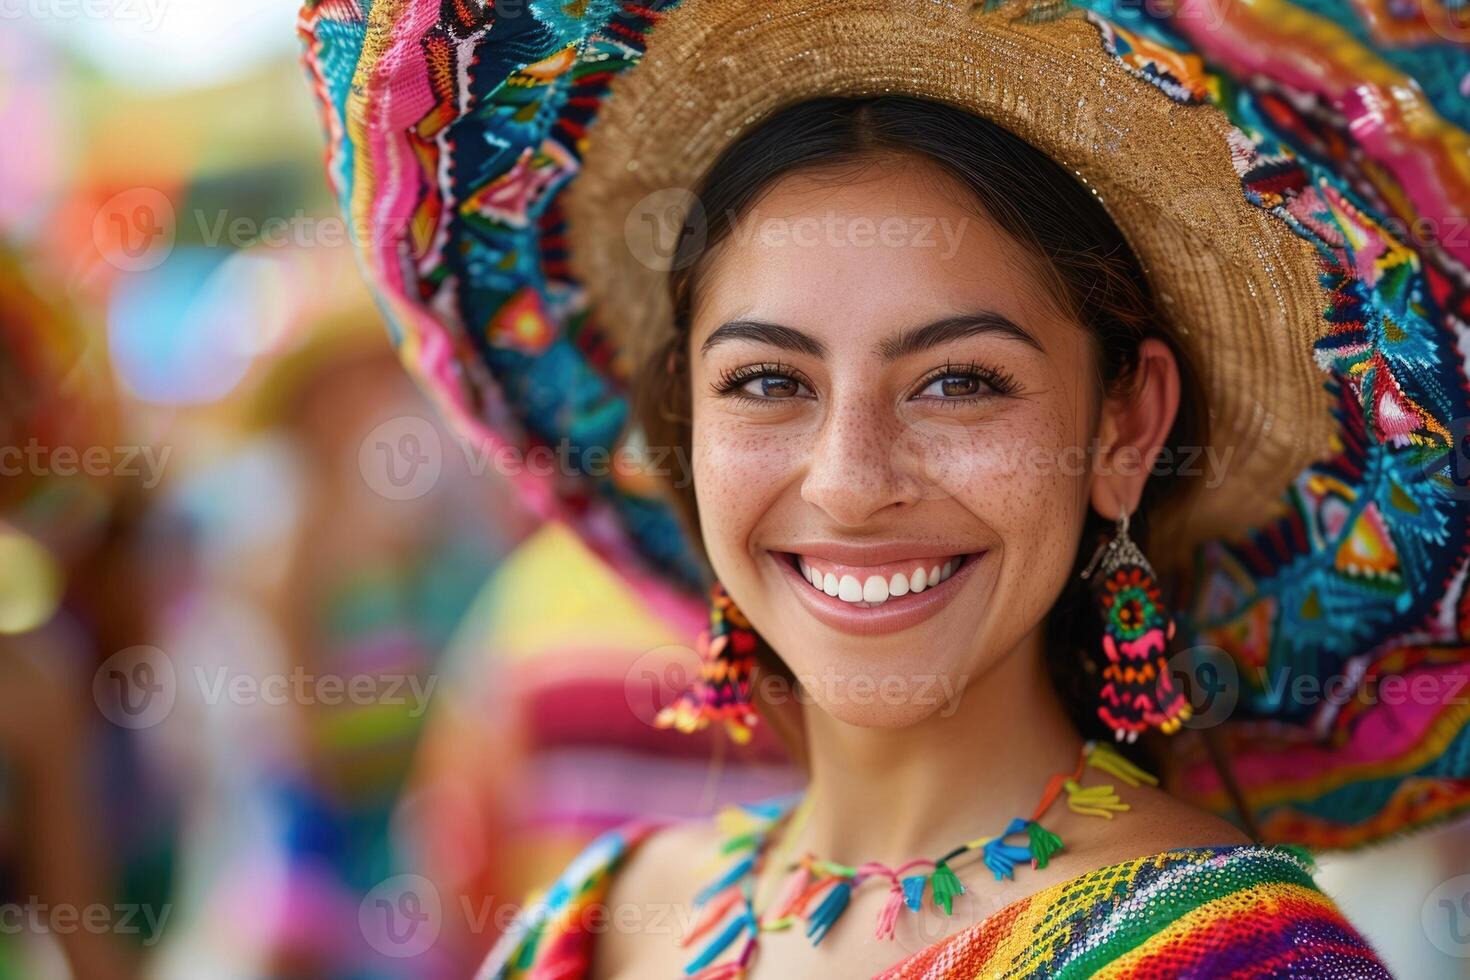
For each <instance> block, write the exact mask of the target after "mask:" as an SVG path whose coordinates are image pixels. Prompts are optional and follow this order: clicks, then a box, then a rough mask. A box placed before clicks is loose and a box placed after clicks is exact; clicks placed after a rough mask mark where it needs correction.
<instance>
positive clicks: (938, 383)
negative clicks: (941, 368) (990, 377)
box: [919, 374, 989, 398]
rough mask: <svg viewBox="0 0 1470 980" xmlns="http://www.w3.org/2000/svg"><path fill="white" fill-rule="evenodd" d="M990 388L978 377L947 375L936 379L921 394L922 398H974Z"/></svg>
mask: <svg viewBox="0 0 1470 980" xmlns="http://www.w3.org/2000/svg"><path fill="white" fill-rule="evenodd" d="M988 387H989V386H988V385H986V384H985V382H984V381H983V380H981V378H980V377H979V376H978V375H974V374H946V375H944V376H942V377H938V378H935V379H934V380H933V381H931V382H929V384H928V385H926V386H925V388H924V390H923V391H921V392H919V397H921V398H973V397H975V396H976V395H979V394H982V393H983V392H984V391H985V390H986V389H987V388H988Z"/></svg>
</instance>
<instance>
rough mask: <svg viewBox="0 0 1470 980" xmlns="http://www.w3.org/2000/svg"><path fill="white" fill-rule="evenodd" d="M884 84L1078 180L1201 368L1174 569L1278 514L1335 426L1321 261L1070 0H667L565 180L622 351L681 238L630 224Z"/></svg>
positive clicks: (1218, 146) (662, 330) (652, 308)
mask: <svg viewBox="0 0 1470 980" xmlns="http://www.w3.org/2000/svg"><path fill="white" fill-rule="evenodd" d="M757 80H758V81H757ZM1074 93H1075V95H1074ZM882 94H905V95H913V96H920V97H925V98H929V99H934V100H938V101H942V102H946V103H949V104H952V105H955V106H958V107H960V108H963V109H966V110H969V111H971V112H973V113H975V114H976V115H980V116H983V117H986V118H988V119H991V120H993V121H995V122H997V123H999V124H1001V125H1002V126H1004V127H1005V128H1007V129H1009V130H1011V131H1012V132H1013V133H1015V134H1016V135H1017V136H1020V137H1021V138H1022V139H1024V140H1026V141H1027V142H1029V143H1031V144H1032V145H1033V146H1035V147H1037V148H1038V149H1040V150H1042V151H1043V152H1045V153H1046V154H1047V155H1048V156H1050V157H1052V158H1053V159H1055V160H1057V161H1058V162H1059V163H1061V164H1062V165H1064V166H1065V167H1067V168H1068V169H1070V170H1072V171H1073V173H1075V174H1076V175H1077V176H1078V177H1079V179H1081V180H1082V181H1083V182H1084V183H1085V184H1087V186H1089V187H1090V188H1091V189H1092V191H1093V193H1094V194H1095V195H1096V196H1097V197H1098V198H1099V199H1100V200H1101V202H1102V204H1103V206H1104V207H1105V208H1106V209H1107V210H1108V212H1109V214H1110V215H1111V216H1112V218H1113V220H1114V221H1115V222H1116V223H1117V224H1118V227H1119V228H1120V229H1121V230H1122V232H1123V234H1124V236H1125V237H1126V238H1127V239H1128V242H1129V244H1130V245H1131V246H1132V247H1133V249H1134V251H1135V253H1136V254H1137V255H1138V258H1139V261H1140V263H1141V264H1142V266H1143V269H1144V271H1145V274H1146V275H1147V276H1148V279H1149V284H1150V286H1151V287H1152V288H1153V291H1154V293H1155V295H1156V296H1157V297H1158V300H1159V303H1160V305H1161V307H1162V309H1163V312H1164V313H1165V315H1166V316H1167V317H1168V318H1169V321H1170V322H1169V324H1168V325H1166V328H1167V329H1169V330H1170V332H1171V333H1172V335H1173V336H1174V337H1175V338H1176V339H1177V341H1178V342H1179V343H1180V344H1181V345H1182V347H1183V348H1184V350H1185V351H1186V353H1187V354H1188V355H1189V356H1190V359H1191V361H1192V362H1193V363H1194V364H1196V365H1198V367H1199V370H1200V373H1201V375H1202V381H1203V383H1204V386H1205V393H1204V395H1205V403H1206V405H1207V406H1208V411H1209V421H1210V432H1211V441H1212V442H1213V443H1214V445H1215V446H1216V447H1217V448H1220V447H1228V448H1229V450H1230V452H1231V454H1232V455H1231V457H1230V459H1231V464H1230V465H1229V466H1228V467H1227V468H1226V471H1225V473H1224V478H1223V479H1222V480H1220V481H1219V482H1218V483H1215V484H1214V485H1211V486H1209V487H1207V488H1206V487H1204V485H1203V482H1202V481H1197V482H1196V484H1195V489H1196V494H1195V496H1196V499H1194V500H1192V501H1189V502H1188V504H1187V506H1186V507H1181V508H1179V509H1177V510H1175V511H1173V512H1172V516H1174V517H1175V520H1174V521H1173V522H1172V523H1173V526H1172V527H1166V528H1160V532H1161V533H1158V534H1156V535H1155V536H1154V537H1155V540H1156V541H1158V542H1167V545H1163V544H1159V545H1156V546H1155V547H1156V549H1157V550H1158V553H1157V554H1155V555H1154V556H1153V557H1154V560H1155V563H1156V564H1160V565H1162V566H1177V565H1179V564H1182V563H1183V562H1185V561H1187V559H1188V557H1189V556H1190V555H1191V554H1192V552H1193V548H1194V546H1195V545H1197V544H1198V543H1199V542H1201V541H1204V540H1207V539H1210V538H1213V537H1217V536H1219V535H1221V534H1225V533H1231V532H1235V531H1239V530H1241V529H1242V528H1245V527H1248V526H1250V525H1251V524H1253V523H1255V522H1257V521H1259V520H1260V519H1261V518H1262V517H1263V516H1265V515H1267V514H1270V513H1272V512H1274V511H1275V509H1276V508H1277V504H1278V499H1279V497H1280V495H1281V491H1282V490H1283V489H1284V488H1285V486H1286V483H1287V481H1289V480H1290V479H1291V477H1292V476H1293V475H1295V474H1296V473H1297V472H1299V471H1300V470H1301V469H1302V468H1303V467H1304V466H1306V465H1307V464H1308V463H1310V462H1311V461H1312V459H1313V458H1314V457H1315V456H1317V455H1319V454H1321V453H1322V452H1323V451H1324V449H1325V448H1326V447H1327V445H1328V436H1329V434H1330V432H1331V430H1332V427H1333V423H1332V418H1331V414H1330V411H1329V408H1330V406H1329V401H1328V398H1327V393H1326V389H1325V387H1324V378H1323V376H1322V372H1321V371H1320V370H1319V369H1318V368H1317V366H1316V364H1315V363H1313V360H1312V347H1313V344H1314V342H1315V341H1316V340H1318V339H1319V338H1320V337H1322V336H1323V335H1324V334H1325V333H1326V332H1327V324H1326V322H1325V321H1324V320H1323V315H1322V314H1323V311H1324V310H1325V309H1326V306H1327V297H1326V294H1325V293H1324V292H1323V290H1322V288H1321V287H1320V286H1319V285H1318V282H1317V276H1318V265H1319V263H1318V259H1317V256H1316V254H1315V252H1314V250H1313V249H1312V247H1311V245H1309V244H1308V243H1307V242H1305V241H1303V240H1302V239H1301V238H1299V237H1297V236H1296V235H1294V234H1293V233H1292V232H1291V230H1290V229H1289V228H1288V227H1287V226H1286V225H1285V224H1284V223H1283V222H1281V221H1279V220H1277V219H1274V218H1272V217H1271V216H1270V215H1269V214H1267V213H1266V212H1264V211H1262V210H1261V209H1260V208H1258V207H1256V206H1254V205H1252V204H1251V203H1250V202H1249V201H1247V200H1246V199H1245V197H1244V195H1243V194H1242V193H1241V189H1240V175H1239V174H1238V173H1237V172H1236V170H1235V162H1234V160H1233V159H1232V153H1233V152H1235V151H1242V152H1243V151H1244V150H1245V146H1244V145H1243V144H1244V140H1243V138H1237V137H1238V134H1237V133H1236V131H1235V128H1234V127H1233V126H1232V125H1231V123H1230V122H1229V120H1228V119H1226V118H1225V115H1224V114H1223V113H1222V112H1220V110H1219V109H1217V108H1215V107H1214V106H1210V105H1205V104H1199V103H1194V104H1185V103H1180V102H1177V101H1175V100H1174V99H1172V98H1170V97H1169V96H1168V95H1166V94H1165V93H1164V92H1162V91H1160V90H1159V89H1158V88H1157V87H1155V86H1154V85H1151V84H1150V83H1149V82H1148V81H1145V80H1144V79H1142V78H1139V77H1137V76H1135V75H1133V74H1131V73H1130V72H1129V70H1128V69H1127V68H1126V67H1125V66H1124V65H1123V64H1122V63H1121V62H1120V61H1119V60H1118V59H1117V58H1115V57H1114V56H1112V55H1111V54H1109V53H1108V52H1107V51H1106V50H1104V47H1103V42H1102V39H1101V38H1100V36H1099V33H1098V28H1097V27H1096V26H1094V25H1093V24H1092V23H1089V21H1088V18H1087V16H1086V14H1085V12H1084V11H1082V10H1081V9H1078V8H1075V7H1069V6H1067V5H1065V4H1051V3H1039V2H1035V3H1033V2H1027V0H1012V2H1008V3H1003V4H998V5H983V4H978V3H977V4H969V3H953V2H951V3H913V2H911V0H762V2H760V3H750V2H749V0H686V2H685V3H684V4H683V5H681V6H680V7H679V8H678V9H676V10H674V11H672V12H671V13H669V14H668V15H667V18H666V19H665V21H664V22H663V23H662V24H661V25H659V27H658V29H656V30H655V31H654V32H653V34H652V36H651V37H650V38H649V41H648V50H647V52H646V53H645V55H644V57H643V61H642V63H641V64H640V65H639V66H638V69H637V70H636V71H631V72H628V73H627V74H625V75H621V76H619V77H618V78H616V79H615V80H614V81H613V82H612V92H611V98H610V99H609V100H608V104H607V107H606V109H605V110H604V111H603V113H602V114H601V116H600V117H599V119H598V120H597V122H596V123H595V124H594V125H593V127H592V128H591V130H590V132H589V134H588V143H587V149H586V153H585V155H584V157H583V160H582V173H581V174H580V175H579V177H578V179H577V180H576V181H575V182H574V183H573V184H572V185H571V186H570V187H569V188H568V191H567V204H566V209H567V216H568V219H569V220H568V233H569V239H570V242H571V263H572V267H573V269H574V271H575V272H576V273H577V274H578V276H579V278H580V279H581V280H582V281H583V282H584V283H586V285H587V289H588V290H589V292H590V294H591V295H592V297H593V300H594V302H595V303H597V304H598V311H599V314H600V316H601V319H602V322H603V324H604V325H605V326H606V327H607V329H608V331H609V332H610V333H611V334H612V335H613V337H614V338H615V339H616V341H617V343H618V345H619V346H620V347H621V348H622V349H624V350H626V351H628V352H629V355H630V358H631V360H632V361H634V362H635V363H637V362H641V360H642V358H643V357H644V356H646V354H647V353H648V352H649V351H651V350H653V349H656V348H658V347H659V346H660V343H661V342H662V341H664V340H666V339H667V338H668V337H669V336H670V334H671V332H672V329H673V320H672V310H671V306H670V301H669V291H668V287H667V285H666V282H665V279H666V277H667V271H668V265H669V263H668V260H667V258H665V257H667V256H670V255H671V253H672V247H673V244H674V242H673V241H672V240H669V241H665V242H658V243H647V242H643V241H639V240H637V237H636V234H637V233H636V230H637V229H653V230H655V231H661V232H664V233H665V234H671V233H672V232H673V231H675V230H677V229H678V227H679V225H680V224H681V223H682V221H681V220H680V218H681V215H680V214H678V213H676V212H671V211H670V210H669V209H670V208H671V207H674V208H679V207H682V208H683V209H684V210H689V209H691V208H697V207H698V202H697V199H696V198H695V193H694V192H695V190H696V189H697V188H698V186H699V182H700V178H701V176H702V175H703V174H704V172H705V171H706V170H707V169H708V168H709V167H710V166H711V165H712V164H713V162H714V160H715V158H716V157H717V156H718V155H719V153H720V152H721V151H722V150H723V149H724V148H725V147H727V146H729V145H730V143H731V141H732V140H734V139H736V138H738V137H739V136H740V135H741V134H742V133H743V132H745V131H747V130H749V129H750V128H752V127H753V126H754V125H755V124H757V123H759V122H760V120H761V119H762V118H764V117H765V116H766V115H768V114H769V113H771V112H772V111H773V110H776V109H779V108H781V107H782V106H785V105H789V104H792V103H795V102H800V101H802V100H804V99H808V98H816V97H820V96H823V95H850V96H864V95H882ZM645 216H646V217H645ZM648 219H651V220H648ZM697 220H698V218H697V217H696V221H697ZM630 230H633V233H632V234H629V231H630Z"/></svg>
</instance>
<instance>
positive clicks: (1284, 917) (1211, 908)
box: [479, 821, 1390, 980]
mask: <svg viewBox="0 0 1470 980" xmlns="http://www.w3.org/2000/svg"><path fill="white" fill-rule="evenodd" d="M658 826H659V824H657V823H651V822H648V821H636V822H630V823H628V824H625V825H624V826H622V827H618V828H616V829H613V830H610V831H608V832H607V833H605V834H603V835H602V836H600V837H598V838H597V839H596V840H594V841H592V843H591V844H589V845H588V846H587V847H586V849H585V850H583V851H582V853H581V854H580V855H578V857H577V858H576V859H575V860H574V861H573V862H572V863H571V864H570V865H569V866H568V867H567V868H566V870H565V871H563V872H562V874H561V875H560V876H559V877H558V878H557V880H556V881H555V882H554V883H553V884H552V885H551V886H550V887H549V888H548V889H546V890H545V891H544V892H542V893H541V894H539V895H535V896H532V898H533V900H532V901H530V902H528V903H527V904H526V906H525V907H524V909H523V910H522V912H521V914H520V915H519V916H518V917H517V919H516V920H515V922H514V923H513V925H512V927H511V928H510V930H509V931H508V932H507V933H506V934H505V935H503V936H502V937H501V939H500V941H499V942H498V943H497V944H496V945H495V948H494V949H493V950H492V951H491V953H490V956H489V958H488V959H487V960H486V962H485V964H484V966H483V967H482V968H481V970H480V973H479V980H518V978H542V977H545V978H550V977H555V978H558V980H576V978H581V977H586V976H587V975H588V967H589V964H590V963H591V958H592V950H593V943H594V941H595V939H596V933H595V932H592V931H588V929H587V928H586V926H587V923H589V922H595V921H596V919H597V917H596V916H589V915H587V914H586V913H587V910H588V909H589V908H591V907H592V906H595V905H596V904H598V903H600V902H602V901H604V900H605V898H606V895H607V890H608V886H609V883H610V881H611V878H612V875H613V874H614V873H616V871H617V869H618V867H619V866H620V865H621V863H622V861H623V859H624V858H625V857H626V856H627V855H628V853H629V852H630V851H631V850H632V849H633V848H634V847H636V846H637V845H638V844H639V843H640V842H641V841H643V840H644V839H645V838H646V837H647V836H648V835H649V834H650V833H652V832H653V831H654V830H656V829H657V828H658ZM732 975H737V974H732ZM1288 976H1290V977H1334V978H1343V980H1351V978H1368V977H1389V976H1390V974H1389V972H1388V970H1387V969H1386V968H1385V967H1384V965H1383V963H1382V962H1381V961H1380V960H1379V959H1378V957H1377V955H1376V954H1375V953H1374V952H1373V949H1372V948H1371V947H1370V946H1369V945H1368V943H1367V942H1366V941H1365V940H1364V939H1363V937H1362V936H1361V935H1359V934H1358V932H1357V931H1356V930H1355V929H1354V928H1353V927H1352V925H1350V924H1349V923H1348V922H1347V920H1346V919H1345V918H1343V915H1342V913H1341V912H1340V911H1339V910H1338V908H1337V906H1336V905H1334V904H1333V902H1332V900H1331V899H1330V898H1328V897H1327V896H1326V895H1325V894H1323V893H1322V891H1321V890H1319V889H1318V888H1317V886H1316V885H1315V884H1314V883H1313V881H1312V876H1311V862H1310V859H1309V858H1308V857H1307V856H1306V854H1305V852H1303V851H1300V850H1298V849H1296V848H1292V847H1282V846H1277V847H1262V846H1257V845H1250V844H1234V845H1224V846H1216V847H1191V848H1180V849H1175V850H1168V851H1161V852H1159V853H1157V854H1152V855H1148V856H1146V857H1141V858H1136V859H1134V860H1131V861H1125V862H1123V863H1121V864H1114V865H1109V866H1107V867H1104V868H1099V869H1097V870H1095V871H1089V872H1087V873H1086V874H1082V875H1079V876H1078V877H1076V878H1073V879H1071V880H1069V881H1065V882H1062V883H1060V884H1057V885H1053V886H1051V887H1049V888H1045V889H1043V890H1041V891H1038V892H1036V893H1035V894H1033V895H1030V896H1027V897H1026V898H1022V899H1019V900H1017V901H1015V902H1012V903H1011V904H1010V905H1007V906H1005V907H1004V908H1002V909H1000V910H999V911H997V912H995V913H993V914H992V915H990V916H988V917H986V918H985V919H983V920H981V921H979V922H977V923H975V924H974V925H973V926H970V927H969V928H967V929H965V930H963V931H961V932H959V933H956V934H954V935H952V936H949V937H947V938H945V939H943V940H940V941H939V942H937V943H935V944H934V945H932V946H929V947H927V948H925V949H922V950H920V951H918V952H917V953H914V954H912V955H910V956H908V957H907V958H905V959H903V960H902V961H900V962H898V963H896V964H895V965H894V966H892V967H890V968H889V969H888V970H886V971H884V972H883V973H882V974H881V975H880V977H878V978H875V980H920V978H923V980H941V978H942V980H950V978H965V980H969V978H981V977H983V978H987V980H988V978H999V977H1004V978H1022V977H1026V978H1031V977H1036V978H1039V977H1078V978H1080V977H1161V978H1162V977H1288Z"/></svg>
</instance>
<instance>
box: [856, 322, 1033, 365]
mask: <svg viewBox="0 0 1470 980" xmlns="http://www.w3.org/2000/svg"><path fill="white" fill-rule="evenodd" d="M983 333H999V334H1003V335H1005V336H1009V337H1013V338H1015V339H1016V340H1019V341H1021V342H1022V343H1025V344H1029V345H1030V346H1032V347H1035V348H1036V349H1037V350H1042V349H1043V348H1042V346H1041V342H1040V341H1038V340H1037V339H1036V338H1035V337H1034V336H1032V334H1031V332H1030V331H1028V330H1027V329H1026V328H1025V327H1022V326H1021V325H1020V324H1018V323H1017V322H1016V321H1014V320H1012V319H1011V318H1010V317H1008V316H1006V315H1005V314H1004V313H997V312H995V311H994V310H977V311H975V312H973V313H962V314H959V315H958V316H947V317H945V318H944V319H942V320H935V321H934V322H933V323H926V324H924V325H923V326H922V327H913V328H911V329H909V330H905V331H903V332H902V333H900V334H899V335H898V336H896V337H892V338H889V339H888V340H883V341H879V343H878V346H877V347H876V348H875V351H876V353H877V354H878V356H879V357H881V358H883V359H884V360H886V361H896V360H898V359H899V358H900V357H906V356H908V355H909V354H916V353H918V352H919V351H923V350H928V349H929V348H931V347H937V346H939V345H940V344H947V343H949V342H950V341H954V340H963V339H965V338H966V337H973V336H975V335H977V334H983Z"/></svg>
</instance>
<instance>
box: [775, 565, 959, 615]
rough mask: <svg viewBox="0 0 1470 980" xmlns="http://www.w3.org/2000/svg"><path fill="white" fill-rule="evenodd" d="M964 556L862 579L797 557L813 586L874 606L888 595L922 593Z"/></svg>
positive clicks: (952, 572)
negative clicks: (939, 563)
mask: <svg viewBox="0 0 1470 980" xmlns="http://www.w3.org/2000/svg"><path fill="white" fill-rule="evenodd" d="M960 563H961V560H960V559H958V558H951V559H949V560H948V561H946V562H945V563H944V564H942V565H935V566H934V567H932V568H929V569H925V568H922V567H921V568H916V569H914V570H913V572H911V573H910V574H908V575H905V574H903V573H902V572H895V573H894V574H893V575H892V576H890V577H888V578H884V577H883V576H881V575H869V576H868V577H867V578H866V579H859V578H858V577H857V576H855V575H843V576H841V577H840V578H839V577H838V576H837V575H836V574H835V573H833V572H825V573H824V572H822V571H820V570H818V569H816V568H813V567H812V566H810V565H808V564H807V563H806V560H805V559H804V558H800V557H798V559H797V568H798V569H799V570H800V572H801V575H802V577H803V578H805V579H806V580H807V581H808V582H810V583H811V585H812V588H814V589H817V590H818V591H820V592H825V593H827V595H830V596H834V597H836V598H838V599H841V600H842V601H843V602H852V603H859V602H861V603H865V604H867V605H871V606H878V605H882V604H883V603H885V602H887V601H888V600H889V599H894V598H898V597H899V596H905V595H908V594H909V593H910V592H913V593H919V592H923V591H924V590H925V589H932V588H934V586H936V585H938V584H939V583H940V582H943V581H945V580H946V579H948V578H949V577H950V576H951V575H953V574H954V573H955V569H957V568H959V567H960Z"/></svg>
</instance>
